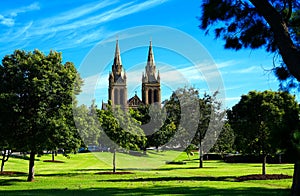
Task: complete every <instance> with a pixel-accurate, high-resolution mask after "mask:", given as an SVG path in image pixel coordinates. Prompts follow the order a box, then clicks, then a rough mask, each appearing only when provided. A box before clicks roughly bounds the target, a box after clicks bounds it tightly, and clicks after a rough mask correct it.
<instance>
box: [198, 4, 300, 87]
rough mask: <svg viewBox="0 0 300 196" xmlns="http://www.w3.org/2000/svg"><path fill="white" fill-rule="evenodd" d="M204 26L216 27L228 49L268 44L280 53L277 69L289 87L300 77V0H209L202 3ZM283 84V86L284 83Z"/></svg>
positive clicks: (265, 47) (218, 36)
mask: <svg viewBox="0 0 300 196" xmlns="http://www.w3.org/2000/svg"><path fill="white" fill-rule="evenodd" d="M202 8H203V9H202V15H201V17H200V18H199V19H200V22H201V24H200V26H199V27H200V28H201V29H203V30H206V33H209V32H210V31H211V28H212V29H213V31H214V34H215V36H216V38H221V39H223V40H224V41H225V48H226V49H234V50H240V49H243V48H251V49H257V48H264V49H265V50H266V51H267V52H271V53H275V54H279V55H280V56H281V57H282V61H280V62H277V66H276V67H275V68H274V72H275V74H276V76H277V77H278V79H279V80H280V81H282V82H283V81H288V82H287V85H286V90H287V89H288V88H292V87H297V84H296V83H295V81H294V80H293V78H296V79H297V80H298V81H300V66H299V62H300V51H299V49H300V26H299V24H300V2H299V1H296V0H269V1H268V0H249V1H243V0H233V1H228V0H208V1H205V3H203V4H202ZM282 87H283V86H282Z"/></svg>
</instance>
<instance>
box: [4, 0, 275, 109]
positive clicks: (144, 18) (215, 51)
mask: <svg viewBox="0 0 300 196" xmlns="http://www.w3.org/2000/svg"><path fill="white" fill-rule="evenodd" d="M200 4H201V1H199V0H189V1H180V0H146V1H142V0H132V1H118V0H101V1H79V0H73V1H31V0H27V1H23V0H14V1H4V2H2V6H1V10H0V37H1V39H0V58H1V59H2V58H3V57H4V56H5V55H6V54H11V53H12V52H13V51H14V50H15V49H24V50H28V51H30V50H33V49H36V48H37V49H39V50H41V51H43V52H45V53H48V52H49V51H50V50H57V51H60V52H62V54H63V60H64V61H71V62H73V63H74V64H75V65H76V67H77V68H78V70H79V71H80V73H81V74H82V77H83V78H84V79H85V87H84V93H90V97H89V98H94V99H96V101H97V103H101V101H102V100H103V101H106V100H107V85H108V82H107V77H108V72H109V69H110V66H111V62H112V58H113V55H114V46H115V38H116V36H118V38H119V40H120V42H119V43H120V49H121V57H122V62H123V66H124V67H125V70H126V72H127V74H128V76H129V77H128V83H129V84H128V97H130V96H132V95H134V93H135V91H137V92H138V95H140V86H139V85H140V83H141V74H142V73H141V72H142V71H143V69H144V66H145V65H146V58H147V50H148V48H147V47H148V45H149V40H150V39H152V41H153V47H154V55H155V61H156V64H157V69H159V70H160V73H161V81H162V91H163V95H162V98H163V99H166V98H168V97H169V95H170V93H171V92H172V90H175V88H177V87H178V86H180V85H181V86H182V85H190V86H195V87H197V88H199V89H200V90H201V92H205V91H206V92H210V90H212V89H210V88H209V86H210V84H212V83H214V82H216V80H218V82H222V84H223V86H224V89H223V88H222V90H221V91H222V93H223V95H224V97H225V103H226V105H225V107H227V108H230V107H232V106H233V105H234V104H236V103H237V102H238V101H239V99H240V96H241V95H242V94H247V93H248V92H249V91H250V90H259V91H262V90H269V89H272V90H277V89H278V81H277V80H276V78H275V77H274V76H273V75H272V73H269V72H268V71H266V70H269V69H271V68H272V66H273V63H272V62H273V55H272V54H268V53H266V52H264V50H241V51H238V52H236V51H233V50H225V49H223V45H224V43H223V41H222V40H215V39H214V36H213V35H208V36H206V35H205V32H204V31H202V30H200V29H199V28H198V25H199V21H198V19H197V17H199V16H200V14H201V8H200ZM149 25H152V26H149ZM159 27H161V28H159ZM165 28H166V31H163V34H164V35H163V36H160V35H162V34H159V33H157V31H154V30H157V29H165ZM168 28H170V29H168ZM132 29H133V30H134V31H132ZM152 30H153V31H152ZM139 31H141V32H140V33H138V32H139ZM174 32H175V33H174ZM166 33H170V34H169V35H168V34H166ZM177 33H178V35H180V36H183V38H182V39H181V38H178V39H176V38H174V36H172V35H174V34H177ZM141 34H143V35H142V36H141ZM172 37H173V38H172ZM185 38H187V39H189V40H193V41H196V42H197V44H192V45H188V44H187V42H183V40H185ZM164 41H165V42H164ZM173 43H174V44H175V45H173ZM191 43H192V42H191ZM164 44H165V45H164ZM133 45H135V47H133ZM195 45H197V46H195ZM180 46H182V47H183V48H185V49H184V50H183V51H181V52H178V51H180ZM199 47H200V49H199ZM201 47H202V48H201ZM174 48H176V50H175V49H174ZM198 49H199V50H198ZM194 50H198V51H194ZM97 52H99V53H97ZM93 53H94V56H93V59H92V60H91V61H90V59H89V58H91V56H92V55H93ZM191 53H193V54H191ZM195 54H199V59H200V58H201V62H200V60H199V59H194V60H195V61H193V62H191V61H190V59H187V58H186V57H187V56H189V55H195ZM203 54H205V56H206V57H207V58H208V59H206V58H204V57H203V58H202V56H201V55H203ZM97 58H99V59H97ZM195 64H197V65H196V66H200V67H201V66H202V67H201V68H200V69H201V70H200V71H199V70H198V71H197V70H195ZM211 64H214V65H213V66H212V67H209V66H210V65H211ZM212 69H213V70H214V72H212V71H211V70H212ZM207 70H210V71H211V72H207V74H205V71H207ZM202 71H203V72H204V73H203V72H202ZM209 74H210V75H209ZM215 74H217V76H216V78H214V77H213V76H215ZM220 79H221V81H220ZM218 88H221V87H220V84H217V86H216V89H218ZM219 90H220V89H219ZM87 104H88V103H87Z"/></svg>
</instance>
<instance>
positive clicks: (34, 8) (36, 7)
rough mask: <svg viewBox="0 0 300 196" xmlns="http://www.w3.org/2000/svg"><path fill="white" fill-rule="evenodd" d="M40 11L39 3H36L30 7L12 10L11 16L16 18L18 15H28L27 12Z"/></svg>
mask: <svg viewBox="0 0 300 196" xmlns="http://www.w3.org/2000/svg"><path fill="white" fill-rule="evenodd" d="M39 9H40V5H39V3H38V2H34V3H32V4H30V5H28V6H24V7H20V8H17V9H14V10H11V12H10V16H12V17H16V16H17V15H18V14H21V13H26V12H30V11H34V10H39Z"/></svg>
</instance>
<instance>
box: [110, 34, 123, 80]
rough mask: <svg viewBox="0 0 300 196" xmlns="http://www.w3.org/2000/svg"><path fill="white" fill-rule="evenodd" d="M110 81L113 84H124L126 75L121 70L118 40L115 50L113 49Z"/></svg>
mask: <svg viewBox="0 0 300 196" xmlns="http://www.w3.org/2000/svg"><path fill="white" fill-rule="evenodd" d="M112 75H113V76H112V77H111V78H112V79H113V81H114V82H117V83H123V82H125V83H126V73H125V71H124V69H123V65H122V61H121V55H120V48H119V40H118V39H117V40H116V49H115V57H114V63H113V65H112Z"/></svg>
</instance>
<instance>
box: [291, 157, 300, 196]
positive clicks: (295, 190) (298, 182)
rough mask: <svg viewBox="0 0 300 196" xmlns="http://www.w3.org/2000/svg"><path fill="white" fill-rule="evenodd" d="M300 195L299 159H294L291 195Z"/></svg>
mask: <svg viewBox="0 0 300 196" xmlns="http://www.w3.org/2000/svg"><path fill="white" fill-rule="evenodd" d="M299 195H300V161H296V163H295V165H294V175H293V185H292V196H299Z"/></svg>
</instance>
